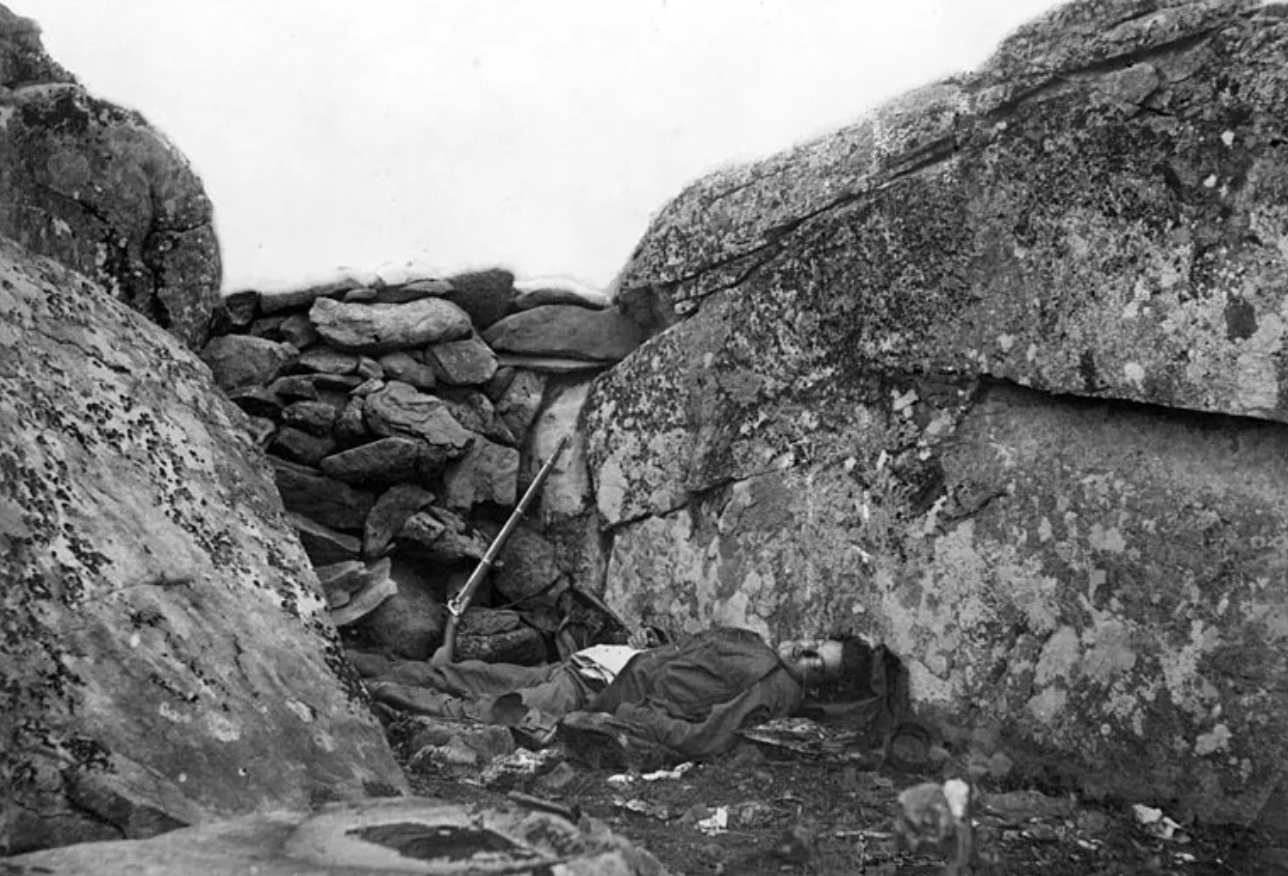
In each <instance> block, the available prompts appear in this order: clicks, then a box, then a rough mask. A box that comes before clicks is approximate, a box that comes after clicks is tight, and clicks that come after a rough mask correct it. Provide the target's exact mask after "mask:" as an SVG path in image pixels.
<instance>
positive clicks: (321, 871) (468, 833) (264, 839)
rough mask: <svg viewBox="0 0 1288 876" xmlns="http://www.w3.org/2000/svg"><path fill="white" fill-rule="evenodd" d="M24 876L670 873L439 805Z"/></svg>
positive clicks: (400, 803)
mask: <svg viewBox="0 0 1288 876" xmlns="http://www.w3.org/2000/svg"><path fill="white" fill-rule="evenodd" d="M508 738H509V737H508V736H506V739H507V741H508ZM12 865H13V868H14V872H15V873H33V874H34V873H40V874H48V876H74V874H82V873H97V874H101V876H150V874H170V873H188V874H203V876H241V874H244V873H255V874H258V876H341V874H373V876H374V874H381V873H385V874H388V873H435V874H439V876H478V874H484V873H558V874H562V876H665V874H666V870H665V869H664V868H663V867H662V865H661V864H659V863H658V861H657V859H656V858H654V857H653V856H652V855H650V854H649V853H648V852H646V851H644V850H643V849H640V848H637V847H636V846H633V845H632V844H631V843H629V842H627V841H626V840H624V839H622V838H621V837H619V836H617V835H615V834H613V833H612V832H611V831H610V830H608V828H607V826H606V825H604V824H603V823H602V822H598V821H595V820H594V819H591V818H589V817H587V818H583V819H582V820H581V821H580V822H579V823H578V824H572V823H571V822H569V821H567V820H565V819H563V818H560V817H559V816H557V815H550V814H547V813H544V812H533V811H526V810H522V809H513V808H511V809H487V808H482V807H475V806H461V805H457V804H452V803H448V802H445V801H443V800H436V799H432V798H427V797H414V798H409V799H406V800H381V801H371V802H367V803H361V804H332V805H330V806H326V807H324V808H322V809H321V810H320V811H318V812H308V811H298V812H272V813H262V814H256V815H248V816H244V817H242V818H237V819H230V820H227V821H220V822H216V823H212V824H206V825H201V826H199V827H191V828H188V829H186V830H178V831H175V832H174V833H171V834H169V835H168V836H163V837H157V838H155V839H151V840H138V841H134V842H115V843H94V844H91V845H84V846H77V847H75V848H69V849H53V850H50V851H45V852H37V853H33V854H29V855H22V856H20V857H17V858H14V859H13V862H12Z"/></svg>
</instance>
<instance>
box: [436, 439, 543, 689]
mask: <svg viewBox="0 0 1288 876" xmlns="http://www.w3.org/2000/svg"><path fill="white" fill-rule="evenodd" d="M567 443H568V436H567V435H565V436H564V437H562V438H560V439H559V444H558V446H556V447H555V450H554V453H552V454H550V458H549V459H547V460H546V461H545V463H544V464H543V465H542V466H541V470H540V471H538V472H537V476H536V477H535V478H533V479H532V483H531V484H529V485H528V489H527V490H525V491H524V493H523V498H521V499H520V500H519V504H518V505H516V506H515V507H514V511H513V512H512V513H511V514H510V519H509V520H507V521H505V526H503V527H501V531H500V532H499V533H497V536H496V538H494V539H492V544H491V545H489V546H488V549H487V553H485V554H484V555H483V559H481V560H479V564H478V566H476V567H475V569H474V571H473V573H471V575H470V577H469V580H467V581H466V582H465V585H464V586H463V587H461V589H460V590H459V591H457V593H456V595H455V596H453V597H452V598H451V599H449V600H448V601H447V626H446V628H444V630H443V644H442V645H441V646H440V647H439V648H438V650H436V651H435V652H434V655H433V656H432V657H431V658H430V660H429V662H430V664H431V665H433V666H440V665H442V664H444V663H451V662H452V661H453V660H454V659H455V657H456V635H457V628H458V627H460V625H461V615H463V614H465V610H466V609H467V608H469V606H470V602H471V601H473V599H474V592H475V591H476V590H478V588H479V585H480V584H482V583H483V579H484V578H486V577H487V574H488V572H489V571H491V569H492V566H493V565H494V564H495V563H496V558H497V556H499V555H500V553H501V549H502V548H503V547H505V543H506V541H508V540H509V538H510V535H511V534H512V533H513V532H514V530H515V528H516V527H517V526H518V525H519V521H520V520H522V519H523V515H524V514H525V513H527V510H528V506H529V505H531V504H532V500H533V499H535V498H536V496H537V493H538V492H539V491H540V490H541V487H542V485H543V484H544V483H545V482H546V478H547V477H549V476H550V470H551V469H552V468H554V464H555V461H556V460H557V459H559V454H561V453H563V449H564V446H565V445H567Z"/></svg>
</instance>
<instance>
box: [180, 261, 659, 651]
mask: <svg viewBox="0 0 1288 876" xmlns="http://www.w3.org/2000/svg"><path fill="white" fill-rule="evenodd" d="M213 335H214V337H213V339H212V340H211V341H210V343H209V344H208V345H207V346H206V347H205V350H204V351H203V353H202V358H203V359H204V360H205V362H206V363H207V364H208V365H209V366H210V368H211V370H212V372H213V373H214V376H215V380H216V382H217V383H218V384H219V386H220V387H221V388H222V389H223V390H224V392H225V393H227V394H228V396H229V398H230V399H231V400H232V401H233V402H234V403H235V404H236V405H237V406H238V407H240V408H241V409H242V410H243V411H244V412H245V413H246V414H247V415H248V416H249V418H250V419H249V422H250V425H251V428H252V431H253V434H254V435H255V436H256V439H257V441H258V442H259V443H260V445H261V446H262V447H264V448H265V449H266V451H267V452H268V454H269V456H270V459H271V461H272V464H273V467H274V470H275V472H276V475H277V485H278V489H279V491H280V492H281V495H282V500H283V502H284V504H285V507H286V509H287V511H288V512H289V514H290V516H291V519H292V522H293V523H294V524H295V527H296V530H297V531H298V532H299V535H300V539H301V541H302V543H303V545H304V548H305V550H306V552H307V553H308V555H309V558H310V560H311V561H312V562H313V564H314V566H315V567H317V569H318V573H319V578H320V580H322V581H323V583H324V586H326V587H327V589H328V597H329V599H330V600H331V604H332V607H333V609H334V611H335V617H336V618H337V620H338V621H340V622H343V623H353V622H356V621H359V620H360V619H362V618H363V617H364V616H366V621H364V622H374V625H375V627H376V628H377V629H378V630H384V632H383V634H379V633H377V635H376V637H377V638H378V639H387V640H393V641H383V642H380V644H384V645H388V646H392V647H393V648H394V650H396V651H399V652H400V653H403V654H404V655H406V656H413V657H423V656H424V655H425V654H427V653H428V652H429V651H430V650H431V649H432V647H433V646H434V645H435V644H436V639H437V637H438V635H439V632H440V629H441V602H442V599H441V597H442V594H443V592H444V591H445V590H446V589H447V588H449V587H450V585H451V583H452V577H453V576H458V577H459V575H460V574H461V573H462V571H464V570H468V569H469V568H471V567H472V566H473V565H474V564H476V563H477V562H478V560H479V559H481V558H482V556H483V554H484V553H485V551H486V550H487V546H488V544H489V542H490V540H491V537H492V536H493V535H494V534H495V532H496V531H497V526H496V521H497V519H498V518H500V517H501V516H503V515H504V514H505V513H508V511H509V509H511V508H512V507H513V506H514V505H515V503H516V501H517V498H518V495H519V486H520V485H519V479H520V460H521V454H522V451H523V450H524V448H525V442H526V441H527V439H528V436H529V431H530V427H531V426H532V424H533V422H534V420H535V418H536V417H537V415H538V413H539V412H540V410H541V406H542V401H543V397H544V395H545V390H546V386H547V383H548V381H549V380H551V378H552V377H553V376H555V375H574V378H575V376H576V375H577V374H578V373H579V372H583V374H582V377H583V378H589V377H593V375H594V374H596V373H598V372H599V371H602V370H603V369H605V368H607V367H609V366H611V365H613V364H614V363H616V362H618V361H620V360H621V359H622V358H624V357H625V356H626V355H627V354H628V353H630V352H631V351H632V350H634V349H635V347H637V346H638V345H639V344H640V343H641V341H642V340H643V339H644V334H643V332H642V331H641V329H640V328H639V327H638V326H637V325H636V324H635V323H634V322H633V321H632V320H631V319H629V318H628V317H627V316H626V315H624V314H623V313H622V312H621V311H619V310H618V309H617V308H616V307H614V306H613V305H612V303H611V302H610V301H609V300H608V298H607V297H606V296H604V295H603V294H602V293H599V292H597V291H595V290H593V289H587V288H585V287H581V286H579V285H576V284H572V283H567V282H562V283H561V282H552V281H536V282H521V283H518V284H516V283H515V281H514V276H513V274H511V273H510V272H509V271H506V270H501V269H491V270H486V271H478V272H472V273H466V274H460V275H456V276H452V277H450V278H438V277H423V278H413V279H408V280H407V281H406V282H401V283H397V284H387V283H384V282H380V281H374V282H363V280H362V279H361V278H347V279H341V280H337V281H334V282H330V283H327V284H324V285H314V286H308V287H304V288H299V289H293V290H288V291H280V292H268V293H260V292H257V291H254V290H248V291H244V292H238V293H234V294H232V295H230V296H227V297H226V298H225V299H224V301H223V302H222V305H221V307H220V308H218V310H217V311H216V314H215V318H214V327H213ZM559 379H569V378H559ZM390 559H392V560H393V565H392V572H391V565H390V563H389V562H388V560H390ZM382 561H384V562H382ZM400 566H401V567H402V568H403V569H404V573H403V578H404V579H405V578H408V577H411V578H415V579H416V581H417V582H418V586H416V587H408V586H403V587H398V586H396V585H394V584H391V582H390V581H389V580H388V578H389V576H390V575H393V577H394V578H398V577H399V569H400ZM373 593H374V594H376V595H377V599H375V600H373V599H372V598H371V596H370V594H373ZM391 594H392V595H391ZM372 602H376V605H371V603H372ZM537 638H538V639H539V638H540V637H539V636H537ZM538 644H539V643H537V642H532V641H527V642H526V643H524V642H520V643H518V647H519V648H520V649H521V650H522V649H523V648H525V647H526V648H527V649H529V650H531V649H533V648H535V647H537V646H538ZM509 656H511V657H514V656H515V655H513V654H511V655H509ZM534 656H539V655H534Z"/></svg>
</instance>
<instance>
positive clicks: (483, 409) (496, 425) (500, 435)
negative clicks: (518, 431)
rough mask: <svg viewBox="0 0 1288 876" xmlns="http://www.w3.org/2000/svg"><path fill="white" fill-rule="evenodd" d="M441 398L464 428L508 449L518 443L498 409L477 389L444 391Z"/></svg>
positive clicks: (440, 395)
mask: <svg viewBox="0 0 1288 876" xmlns="http://www.w3.org/2000/svg"><path fill="white" fill-rule="evenodd" d="M439 398H441V399H442V401H443V404H445V405H447V409H448V410H449V411H451V412H452V416H453V417H454V418H455V419H456V422H458V423H460V424H461V425H462V426H463V427H464V428H466V429H468V430H470V431H471V432H477V433H478V434H480V435H482V436H483V437H485V438H490V439H491V440H493V441H496V442H497V443H499V444H504V445H506V446H507V447H511V446H513V445H514V444H516V443H517V442H516V440H515V437H514V434H513V433H512V432H511V431H510V427H509V426H507V425H506V423H505V420H503V419H501V417H500V416H499V415H498V414H497V412H496V407H495V406H494V405H493V404H492V401H491V399H489V398H488V397H487V395H486V394H485V393H482V392H479V391H478V390H477V389H444V390H442V391H441V392H440V393H439Z"/></svg>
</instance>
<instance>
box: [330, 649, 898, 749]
mask: <svg viewBox="0 0 1288 876" xmlns="http://www.w3.org/2000/svg"><path fill="white" fill-rule="evenodd" d="M355 663H356V665H357V666H358V669H359V672H361V673H363V674H364V675H365V676H366V677H367V678H368V685H369V687H370V688H371V690H372V694H373V696H374V698H375V699H376V701H377V702H380V703H383V704H384V705H386V706H389V707H392V708H395V709H398V710H401V711H407V712H413V713H418V714H425V715H432V716H435V717H440V718H456V719H468V720H474V721H481V722H485V723H495V724H504V725H507V726H510V727H513V728H515V729H516V730H518V731H520V732H519V735H520V737H521V738H526V739H527V740H528V741H529V742H533V743H536V744H542V743H545V742H548V741H550V739H551V738H552V737H553V736H554V732H555V729H556V728H558V731H559V733H560V734H561V735H562V736H564V737H566V738H568V739H569V741H573V742H575V743H576V744H577V747H578V748H580V749H582V750H586V749H587V748H588V747H595V746H600V747H603V746H608V747H611V748H616V749H618V750H621V749H632V748H634V749H637V750H652V751H653V753H654V754H657V753H658V752H661V753H663V754H664V755H671V757H669V758H668V757H666V756H663V757H661V760H667V759H670V760H675V761H678V760H682V759H684V760H701V759H706V758H711V757H714V756H716V755H719V754H722V753H724V752H726V751H728V750H730V749H731V748H733V747H734V745H736V744H737V742H738V738H739V737H738V731H740V730H745V729H748V728H751V727H754V726H757V725H759V724H763V723H765V722H768V721H772V720H774V719H777V718H784V717H787V716H791V715H802V716H806V717H810V718H813V719H814V720H816V721H819V722H820V723H836V722H841V723H844V724H846V725H847V726H851V727H856V726H857V727H863V728H866V729H869V730H870V731H871V736H872V738H873V739H875V740H877V741H878V744H879V741H880V739H881V738H883V737H885V736H888V735H889V734H890V733H892V732H893V730H894V728H895V726H896V725H897V724H898V723H899V720H900V718H901V717H902V716H903V713H904V711H905V707H906V703H905V702H903V701H902V700H903V697H904V696H906V693H903V692H904V691H906V687H905V686H904V685H901V684H896V679H895V675H896V674H897V672H899V671H901V667H900V666H899V663H898V661H897V660H896V659H895V658H893V656H892V655H890V654H889V653H888V652H887V651H886V649H885V648H884V647H881V646H873V645H871V644H870V643H868V642H867V641H865V640H864V639H862V638H859V637H851V636H847V637H841V638H835V639H826V640H815V641H789V642H784V643H782V644H781V645H780V646H779V647H778V649H777V650H775V649H773V648H771V647H770V646H769V645H767V644H766V643H765V642H764V640H763V639H761V637H760V636H759V635H757V634H756V633H754V632H752V631H750V630H743V629H733V628H728V627H717V628H715V629H711V630H707V631H705V632H702V633H699V634H697V635H695V636H693V637H692V638H690V639H688V640H687V641H685V642H683V643H680V644H661V645H658V646H656V647H652V648H648V649H646V650H637V649H634V648H630V647H628V646H614V645H599V646H595V647H593V648H588V649H586V650H584V651H579V652H577V653H576V654H574V655H572V657H571V658H570V659H569V660H568V661H566V662H564V663H555V664H550V665H547V666H512V665H507V664H494V663H483V662H481V661H470V660H467V661H463V662H461V663H455V664H444V665H439V666H431V665H429V664H428V663H423V662H419V661H379V660H373V659H371V658H365V659H360V660H355ZM608 759H609V760H613V759H616V758H613V757H609V758H608Z"/></svg>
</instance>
